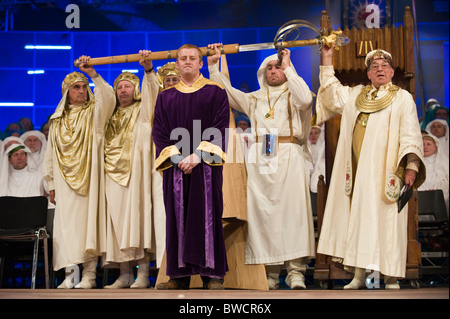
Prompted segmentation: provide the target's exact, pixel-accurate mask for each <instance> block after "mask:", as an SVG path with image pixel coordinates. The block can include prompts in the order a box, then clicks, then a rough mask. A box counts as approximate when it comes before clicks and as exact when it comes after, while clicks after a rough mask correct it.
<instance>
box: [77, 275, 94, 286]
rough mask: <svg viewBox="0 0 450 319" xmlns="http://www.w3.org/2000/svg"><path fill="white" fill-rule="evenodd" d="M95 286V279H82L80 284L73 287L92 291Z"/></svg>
mask: <svg viewBox="0 0 450 319" xmlns="http://www.w3.org/2000/svg"><path fill="white" fill-rule="evenodd" d="M96 286H97V284H96V283H95V278H86V277H85V278H83V279H81V281H80V283H79V284H78V285H76V286H75V289H93V288H95V287H96Z"/></svg>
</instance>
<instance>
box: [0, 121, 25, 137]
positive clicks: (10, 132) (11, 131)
mask: <svg viewBox="0 0 450 319" xmlns="http://www.w3.org/2000/svg"><path fill="white" fill-rule="evenodd" d="M22 134H23V129H22V126H21V125H20V124H19V123H17V122H13V123H10V124H9V125H8V126H7V127H6V129H5V130H4V131H3V139H5V138H7V137H9V136H17V137H20V135H22Z"/></svg>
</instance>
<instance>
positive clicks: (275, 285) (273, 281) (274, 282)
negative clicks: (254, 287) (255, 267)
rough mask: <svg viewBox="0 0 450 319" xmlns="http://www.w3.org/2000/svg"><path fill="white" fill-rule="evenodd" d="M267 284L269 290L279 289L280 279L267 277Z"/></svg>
mask: <svg viewBox="0 0 450 319" xmlns="http://www.w3.org/2000/svg"><path fill="white" fill-rule="evenodd" d="M267 284H268V285H269V290H277V289H279V288H280V279H279V278H278V275H277V277H276V278H275V277H273V276H270V275H268V276H267Z"/></svg>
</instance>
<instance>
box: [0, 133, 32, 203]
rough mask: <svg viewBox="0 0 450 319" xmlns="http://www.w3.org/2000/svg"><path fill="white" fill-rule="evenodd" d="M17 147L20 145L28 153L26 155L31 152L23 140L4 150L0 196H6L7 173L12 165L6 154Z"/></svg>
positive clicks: (11, 168) (0, 173)
mask: <svg viewBox="0 0 450 319" xmlns="http://www.w3.org/2000/svg"><path fill="white" fill-rule="evenodd" d="M17 147H21V148H22V149H23V150H24V151H25V152H27V153H28V155H29V154H30V153H31V151H30V149H29V148H28V147H26V146H25V144H23V141H22V142H20V143H14V144H11V145H10V146H9V147H8V148H7V149H6V150H4V153H3V157H2V166H1V170H0V196H7V190H8V180H9V175H10V173H11V171H12V170H13V167H12V165H11V164H10V163H9V160H8V154H9V153H10V152H11V151H12V150H14V149H15V148H17Z"/></svg>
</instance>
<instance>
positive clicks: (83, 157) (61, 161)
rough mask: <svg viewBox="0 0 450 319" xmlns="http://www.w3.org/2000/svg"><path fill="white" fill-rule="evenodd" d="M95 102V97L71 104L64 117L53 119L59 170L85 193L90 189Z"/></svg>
mask: <svg viewBox="0 0 450 319" xmlns="http://www.w3.org/2000/svg"><path fill="white" fill-rule="evenodd" d="M94 106H95V102H94V101H89V102H86V103H85V104H83V105H82V106H73V105H69V106H68V107H67V108H66V109H65V110H64V111H63V114H62V116H61V117H58V118H55V119H53V134H52V136H53V143H54V145H55V156H56V160H57V163H58V167H59V170H60V172H61V175H62V176H63V178H64V180H65V181H66V183H67V184H68V185H69V187H70V188H72V189H73V190H74V191H75V192H76V193H77V194H79V195H82V196H86V195H87V194H88V192H89V179H90V176H91V164H92V163H91V161H92V143H93V140H92V135H93V130H92V126H93V125H92V121H93V119H94ZM87 123H89V124H87Z"/></svg>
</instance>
